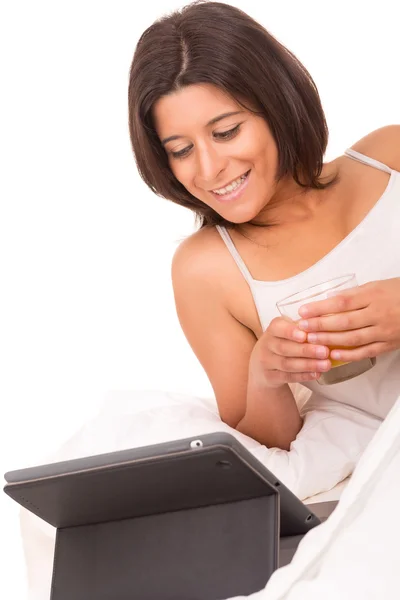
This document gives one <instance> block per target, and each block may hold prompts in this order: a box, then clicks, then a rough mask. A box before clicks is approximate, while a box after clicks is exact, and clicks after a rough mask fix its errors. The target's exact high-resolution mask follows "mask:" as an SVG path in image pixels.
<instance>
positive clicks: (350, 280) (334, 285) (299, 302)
mask: <svg viewBox="0 0 400 600" xmlns="http://www.w3.org/2000/svg"><path fill="white" fill-rule="evenodd" d="M357 285H358V283H357V279H356V276H355V274H354V273H351V274H349V275H343V276H342V277H336V278H334V279H331V280H329V281H325V282H323V283H319V284H318V285H314V286H312V287H310V288H307V289H306V290H302V291H300V292H297V293H296V294H292V295H291V296H288V297H286V298H283V299H282V300H280V301H279V302H277V304H276V306H277V308H278V310H279V312H280V314H281V315H282V316H284V317H288V318H289V319H291V320H292V321H294V322H296V323H297V322H298V321H300V320H301V316H300V314H299V309H300V307H301V306H303V305H304V304H309V303H311V302H317V301H319V300H326V299H327V298H329V297H331V296H336V295H338V294H340V293H341V292H342V291H344V290H347V289H350V288H353V287H356V286H357ZM305 343H307V342H305ZM344 348H345V346H335V348H333V347H329V349H330V350H341V349H344ZM346 349H347V350H348V349H349V347H347V348H346ZM330 360H331V363H332V368H331V369H330V371H328V372H326V373H321V375H320V377H319V378H318V379H317V382H318V383H319V384H320V385H332V384H334V383H342V382H343V381H347V380H349V379H353V377H357V376H358V375H361V374H362V373H365V372H366V371H368V370H369V369H372V367H373V366H374V365H375V363H376V358H364V359H363V360H359V361H356V362H351V363H348V362H347V363H346V362H342V361H339V360H332V359H330Z"/></svg>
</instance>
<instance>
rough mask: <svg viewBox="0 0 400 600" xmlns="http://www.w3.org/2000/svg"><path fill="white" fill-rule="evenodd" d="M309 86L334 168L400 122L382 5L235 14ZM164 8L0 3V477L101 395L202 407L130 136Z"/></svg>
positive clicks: (11, 555) (50, 445)
mask: <svg viewBox="0 0 400 600" xmlns="http://www.w3.org/2000/svg"><path fill="white" fill-rule="evenodd" d="M231 4H233V5H236V6H239V7H240V8H243V9H245V10H246V11H247V12H248V13H249V14H250V15H251V16H253V17H254V18H256V19H258V20H259V21H261V22H262V24H263V25H264V26H266V27H267V29H269V30H270V31H271V33H273V34H274V35H275V36H276V37H278V39H279V40H280V41H281V42H283V43H284V44H286V45H287V46H288V47H289V48H290V49H291V50H292V51H293V52H294V53H295V54H296V55H297V56H298V57H299V58H300V60H302V61H303V63H304V64H305V65H306V67H307V68H308V69H309V71H310V72H311V74H312V76H313V78H314V79H315V81H316V83H317V86H318V88H319V91H320V94H321V97H322V102H323V105H324V108H325V111H326V115H327V120H328V125H329V128H330V131H331V135H330V143H329V147H328V151H327V156H326V159H327V160H331V159H332V158H334V157H335V156H337V155H338V154H341V153H342V152H343V150H344V149H345V148H346V147H348V146H350V145H352V144H353V143H354V142H355V141H356V140H358V139H359V138H361V137H363V136H364V135H365V134H367V133H368V132H370V131H372V130H373V129H375V128H377V127H380V126H383V125H387V124H390V123H395V122H396V121H397V122H399V115H400V104H399V103H400V93H399V87H400V84H399V77H398V72H399V64H398V61H399V53H398V20H397V19H396V18H394V14H393V13H392V9H393V6H394V4H395V3H394V2H392V1H391V0H381V1H380V2H370V3H369V2H368V1H366V0H363V1H362V0H348V1H346V2H345V1H337V2H324V3H321V1H320V0H318V1H313V0H303V1H302V2H300V1H299V0H286V1H284V0H280V2H270V1H266V0H264V1H263V2H259V0H246V2H244V1H236V2H235V1H232V2H231ZM181 5H182V3H181V2H179V3H178V2H172V1H168V0H164V1H163V0H159V1H157V0H147V1H146V2H140V3H138V4H137V3H136V1H134V0H129V1H128V0H108V1H104V0H68V1H66V0H64V1H62V0H52V1H50V0H49V1H43V0H35V1H34V2H33V1H28V0H26V1H18V0H8V1H7V0H2V1H0V56H1V59H0V60H1V64H0V77H1V78H0V86H1V92H0V173H1V177H0V202H1V213H0V266H1V272H0V285H1V291H0V304H1V306H0V308H1V310H0V318H1V329H0V377H1V378H0V398H1V406H2V417H1V438H0V444H1V447H0V471H1V473H4V472H5V471H7V470H11V469H13V468H18V467H23V466H28V465H31V464H34V463H35V462H36V463H37V462H40V461H41V460H43V459H44V457H46V455H47V454H49V453H50V452H51V451H52V450H53V449H55V448H57V447H58V446H59V445H60V444H61V443H62V442H63V441H64V440H65V439H66V438H68V437H69V436H70V435H71V434H72V433H73V431H74V430H75V429H76V428H77V427H78V426H79V425H81V424H82V423H83V422H84V421H85V420H87V419H88V418H89V417H90V416H91V415H92V414H93V413H95V412H96V410H97V409H98V408H99V407H100V406H101V404H102V402H103V401H104V396H105V394H106V393H107V392H110V391H113V390H138V389H162V390H171V391H178V392H188V393H191V394H193V395H197V396H210V395H212V390H211V387H210V385H209V383H208V381H207V379H206V377H205V375H204V374H203V373H202V370H201V368H200V366H199V365H198V364H197V362H196V359H195V357H194V356H193V355H192V353H191V350H190V348H189V346H188V345H187V343H186V341H185V339H184V336H183V334H182V333H181V331H180V328H179V324H178V321H177V318H176V316H175V312H174V302H173V295H172V288H171V283H170V263H171V258H172V254H173V252H174V250H175V248H176V246H177V244H178V243H179V240H180V239H182V238H183V237H185V236H186V235H188V234H190V232H191V231H193V229H194V219H193V217H192V215H191V213H189V212H188V211H186V210H185V209H182V208H180V207H177V206H175V205H173V204H172V203H170V202H167V201H165V200H162V199H160V198H157V197H155V196H153V195H152V194H151V193H150V191H148V190H147V188H146V187H145V185H144V184H143V183H142V182H141V180H140V179H139V176H138V174H137V173H136V169H135V163H134V159H133V155H132V152H131V149H130V141H129V136H128V116H127V86H128V73H129V67H130V62H131V59H132V55H133V51H134V48H135V45H136V42H137V40H138V38H139V36H140V34H141V33H142V31H143V30H144V29H145V28H146V27H147V26H149V25H150V24H151V23H152V22H153V20H154V19H156V18H157V17H159V16H161V15H162V14H164V13H165V12H168V11H170V10H172V9H175V8H177V7H179V6H181ZM0 511H1V513H0V517H1V538H0V539H1V540H2V542H1V545H2V550H3V551H4V550H6V554H7V556H6V558H5V560H4V558H3V559H2V561H1V567H0V569H1V571H2V573H1V575H2V582H3V588H4V586H6V587H5V589H4V593H3V594H2V597H4V598H7V600H13V599H14V598H15V599H20V598H24V597H25V592H24V590H25V587H24V585H25V584H24V565H23V561H22V550H21V541H20V538H19V532H18V509H17V506H16V505H14V503H13V502H12V501H11V500H10V499H9V498H8V497H6V496H5V495H4V494H1V499H0Z"/></svg>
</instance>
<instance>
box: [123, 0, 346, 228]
mask: <svg viewBox="0 0 400 600" xmlns="http://www.w3.org/2000/svg"><path fill="white" fill-rule="evenodd" d="M199 83H209V84H213V85H215V86H217V87H218V88H220V89H221V90H223V91H225V92H227V93H228V94H229V95H230V96H231V97H233V98H235V100H236V101H237V102H239V103H240V104H242V105H243V100H245V101H247V102H248V103H249V104H250V105H251V106H256V107H259V111H257V114H260V115H261V116H263V117H264V118H265V120H266V122H267V124H268V126H269V128H270V130H271V133H272V135H273V137H274V139H275V142H276V144H277V149H278V157H279V165H278V173H277V178H278V179H281V178H282V177H284V176H287V175H289V176H292V177H293V178H294V180H295V181H296V183H297V184H299V185H301V186H302V187H304V188H315V189H324V188H326V187H327V186H329V185H331V184H332V183H334V182H335V181H336V178H334V179H333V180H331V181H329V182H327V183H322V182H321V181H320V180H319V176H320V175H321V170H322V167H323V156H324V154H325V150H326V146H327V142H328V128H327V124H326V120H325V115H324V112H323V109H322V106H321V101H320V97H319V94H318V90H317V88H316V85H315V83H314V81H313V79H312V78H311V76H310V74H309V73H308V71H307V70H306V69H305V67H304V66H303V65H302V64H301V63H300V62H299V61H298V60H297V58H296V57H295V56H294V55H293V54H292V53H291V52H290V51H289V50H288V49H287V48H285V47H284V46H283V45H282V44H280V42H278V41H277V40H276V39H275V38H274V37H273V36H272V35H271V34H270V33H268V32H267V31H266V30H265V29H264V27H262V26H261V25H260V24H259V23H257V22H256V21H254V20H253V19H252V18H251V17H249V16H248V15H247V14H246V13H244V12H243V11H241V10H239V9H238V8H234V7H232V6H229V5H228V4H222V3H219V2H195V3H192V4H189V5H188V6H185V7H184V8H183V9H180V10H178V11H175V12H174V13H172V14H170V15H167V16H164V17H162V18H161V19H159V20H157V21H156V22H155V23H153V25H151V26H150V27H149V28H148V29H146V31H145V32H144V33H143V34H142V36H141V37H140V39H139V42H138V44H137V47H136V50H135V54H134V57H133V61H132V65H131V70H130V79H129V93H128V107H129V131H130V137H131V142H132V147H133V151H134V155H135V160H136V164H137V167H138V170H139V173H140V175H141V177H142V179H143V180H144V181H145V183H146V184H147V185H148V186H149V187H150V189H151V190H152V191H153V192H154V193H155V194H157V195H158V196H162V197H163V198H166V199H168V200H172V201H173V202H176V203H177V204H180V205H182V206H186V207H187V208H190V209H191V210H192V211H194V212H195V213H196V215H197V217H198V218H199V220H200V226H201V227H204V226H207V225H217V224H218V225H225V226H228V227H231V226H232V223H230V222H227V221H226V220H225V219H223V218H222V217H221V216H220V215H219V214H218V213H216V212H215V211H214V210H212V209H211V208H209V207H208V206H207V205H206V204H204V203H203V202H201V201H200V200H198V199H197V198H196V197H195V196H193V195H192V194H190V193H189V192H188V191H187V190H186V188H185V187H184V186H183V185H182V184H181V183H180V182H179V181H178V180H177V179H176V177H175V176H174V175H173V173H172V171H171V169H170V167H169V163H168V157H167V153H166V151H165V150H164V148H163V147H162V145H161V142H160V140H159V138H158V136H157V133H156V130H155V127H154V123H153V117H152V108H153V105H154V103H155V102H156V101H157V100H158V99H159V98H161V97H162V96H166V95H168V94H170V93H171V92H175V91H177V90H180V89H182V88H184V87H186V86H189V85H192V84H199ZM239 99H240V100H239ZM253 112H254V111H253Z"/></svg>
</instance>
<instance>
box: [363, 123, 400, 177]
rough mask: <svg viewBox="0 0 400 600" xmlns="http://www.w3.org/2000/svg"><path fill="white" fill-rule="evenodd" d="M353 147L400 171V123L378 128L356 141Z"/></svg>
mask: <svg viewBox="0 0 400 600" xmlns="http://www.w3.org/2000/svg"><path fill="white" fill-rule="evenodd" d="M352 149H353V150H356V151H357V152H360V153H361V154H365V155H366V156H369V157H370V158H374V159H375V160H378V161H379V162H381V163H383V164H385V165H387V166H388V167H390V168H391V169H394V170H395V171H400V125H387V126H386V127H381V128H379V129H376V130H375V131H372V132H371V133H369V134H368V135H366V136H365V137H363V138H362V139H361V140H359V141H358V142H356V143H355V144H354V145H353V146H352Z"/></svg>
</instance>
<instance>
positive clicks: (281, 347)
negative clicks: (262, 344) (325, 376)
mask: <svg viewBox="0 0 400 600" xmlns="http://www.w3.org/2000/svg"><path fill="white" fill-rule="evenodd" d="M269 348H270V350H271V352H273V353H274V354H278V355H279V356H288V357H292V358H294V357H298V358H319V359H324V358H328V356H329V348H328V347H327V346H318V345H314V344H307V343H299V342H293V341H291V340H285V339H283V338H277V337H271V341H270V343H269Z"/></svg>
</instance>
